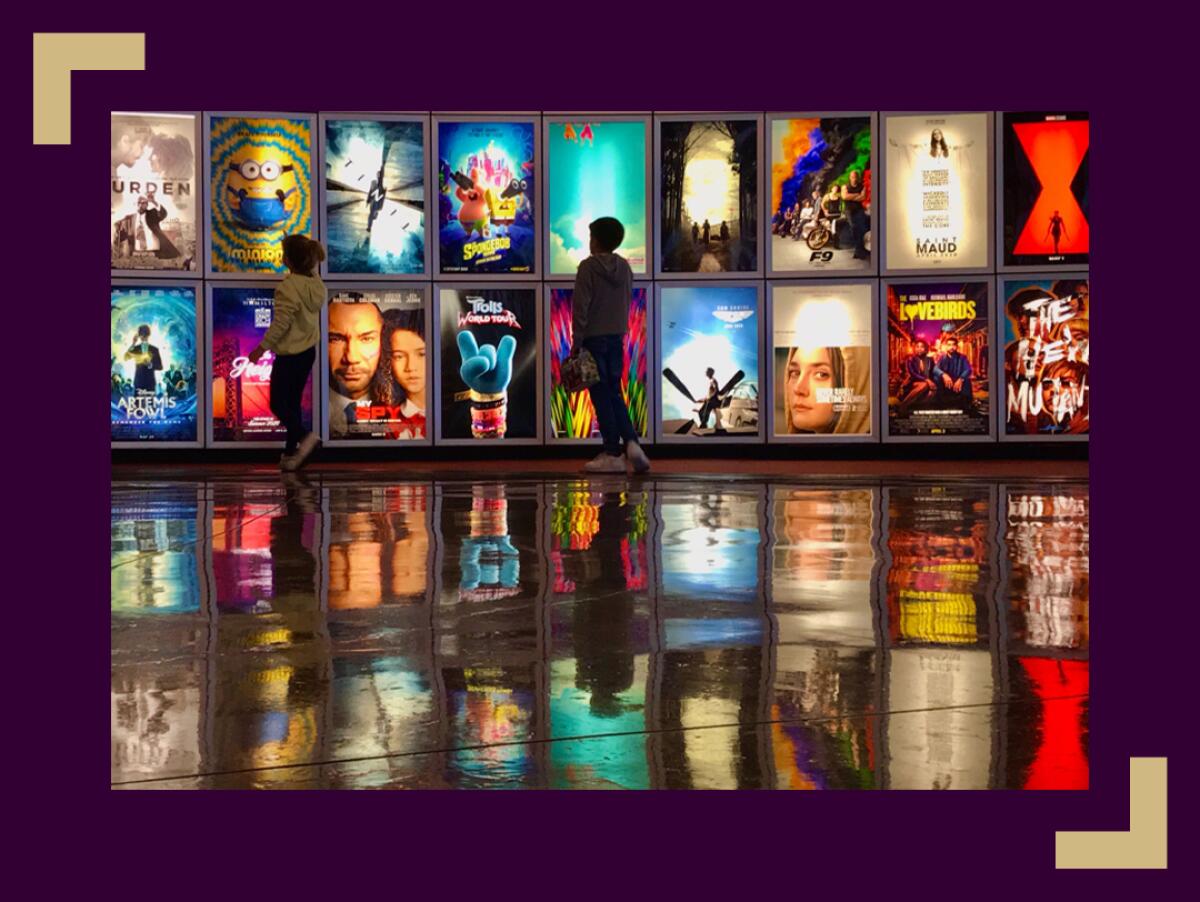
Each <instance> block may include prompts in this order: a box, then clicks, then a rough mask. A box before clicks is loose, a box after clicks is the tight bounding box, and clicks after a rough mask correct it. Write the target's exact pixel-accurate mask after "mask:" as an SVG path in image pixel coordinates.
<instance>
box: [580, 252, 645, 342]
mask: <svg viewBox="0 0 1200 902" xmlns="http://www.w3.org/2000/svg"><path fill="white" fill-rule="evenodd" d="M632 293H633V270H631V269H630V268H629V264H628V263H627V262H626V260H625V258H624V257H622V256H620V255H619V254H593V255H592V256H590V257H588V258H587V259H586V260H584V261H583V262H582V263H580V264H579V271H578V272H577V273H576V274H575V293H574V295H573V297H572V313H573V323H572V330H573V334H574V339H575V341H577V342H579V341H583V339H585V338H591V337H592V336H595V335H624V334H625V332H626V331H627V330H628V329H629V300H630V296H631V295H632Z"/></svg>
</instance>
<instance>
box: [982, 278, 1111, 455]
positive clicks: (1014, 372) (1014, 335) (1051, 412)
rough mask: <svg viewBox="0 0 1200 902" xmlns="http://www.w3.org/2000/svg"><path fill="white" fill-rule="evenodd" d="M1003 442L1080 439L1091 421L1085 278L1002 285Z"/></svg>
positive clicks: (1016, 281)
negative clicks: (1047, 437)
mask: <svg viewBox="0 0 1200 902" xmlns="http://www.w3.org/2000/svg"><path fill="white" fill-rule="evenodd" d="M1003 283H1004V297H1005V308H1004V312H1005V320H1004V395H1005V406H1004V421H1005V423H1004V430H1003V432H1002V434H1001V438H1006V437H1008V438H1016V437H1023V438H1034V437H1039V436H1041V437H1045V436H1058V437H1063V436H1074V437H1080V438H1082V437H1086V436H1087V434H1088V431H1089V426H1090V420H1091V387H1090V385H1089V382H1088V367H1089V363H1090V353H1089V352H1090V341H1089V328H1088V326H1089V316H1090V309H1091V301H1090V297H1089V294H1090V285H1089V281H1088V278H1087V276H1086V275H1083V274H1080V275H1065V274H1064V275H1063V276H1061V277H1059V278H1057V279H1053V278H1047V279H1031V278H1020V277H1014V278H1010V279H1004V280H1003Z"/></svg>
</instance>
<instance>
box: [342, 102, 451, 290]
mask: <svg viewBox="0 0 1200 902" xmlns="http://www.w3.org/2000/svg"><path fill="white" fill-rule="evenodd" d="M321 123H322V124H321V161H322V167H323V170H324V179H325V183H324V184H325V192H324V195H323V202H322V205H321V234H322V235H323V236H324V238H325V245H326V250H327V252H328V258H327V259H326V261H325V263H324V265H323V267H322V271H323V272H324V273H325V274H326V275H331V276H361V277H364V278H371V277H377V276H389V277H418V278H419V277H422V276H424V275H426V274H427V273H428V272H429V261H428V247H427V242H428V238H427V234H426V233H427V211H428V209H429V190H428V177H427V172H428V168H429V167H428V162H427V160H428V157H427V146H426V145H427V141H426V132H427V130H428V119H427V118H426V117H424V116H421V117H400V116H377V117H371V118H364V117H361V116H357V117H352V116H322V118H321Z"/></svg>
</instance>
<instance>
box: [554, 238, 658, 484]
mask: <svg viewBox="0 0 1200 902" xmlns="http://www.w3.org/2000/svg"><path fill="white" fill-rule="evenodd" d="M588 230H589V231H590V232H591V244H590V246H589V249H590V250H591V256H590V257H588V258H587V259H586V260H584V261H583V262H582V263H580V264H579V271H578V272H577V273H576V274H575V291H574V293H573V295H572V335H573V343H574V346H575V347H576V348H579V347H583V348H586V349H587V350H588V351H589V352H590V353H591V355H592V356H593V357H594V358H595V359H596V369H597V370H598V372H599V375H600V380H599V381H598V382H596V384H595V385H593V386H591V388H590V389H589V391H590V393H591V396H592V405H593V406H594V407H595V408H596V420H597V422H598V423H599V426H600V436H601V437H602V438H603V440H604V450H603V451H601V452H600V454H598V455H597V456H596V459H595V460H591V461H589V462H588V463H587V464H585V465H584V467H583V469H584V470H585V471H587V472H589V473H624V472H625V463H626V460H628V462H629V463H630V464H632V466H633V469H634V471H635V472H637V473H645V472H646V471H647V470H649V469H650V459H649V458H648V457H646V452H645V451H643V450H642V446H641V445H639V444H638V436H637V432H635V431H634V428H633V422H632V420H630V418H629V409H628V408H627V407H626V406H625V398H624V397H623V396H622V394H621V375H622V372H623V371H624V369H625V335H626V333H627V332H628V331H629V302H630V299H631V295H632V294H633V270H631V269H630V268H629V263H628V262H627V261H626V260H625V258H624V257H622V256H620V255H619V254H614V253H613V251H615V250H616V249H617V248H618V247H620V245H621V242H622V241H624V240H625V227H624V226H623V225H621V223H620V221H619V220H617V219H614V218H613V217H611V216H603V217H601V218H600V219H597V220H596V221H595V222H593V223H592V224H591V225H589V226H588ZM622 443H624V449H622Z"/></svg>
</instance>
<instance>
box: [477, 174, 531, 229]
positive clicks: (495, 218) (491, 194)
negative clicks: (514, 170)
mask: <svg viewBox="0 0 1200 902" xmlns="http://www.w3.org/2000/svg"><path fill="white" fill-rule="evenodd" d="M527 190H529V180H528V179H512V180H511V181H510V182H509V183H508V186H507V187H506V188H505V189H504V190H503V191H501V192H499V193H497V192H496V191H495V190H494V189H491V188H489V189H488V191H487V202H488V206H489V207H490V208H491V214H492V223H493V224H494V225H497V226H510V225H512V224H513V223H514V222H515V221H516V219H517V209H518V208H519V207H520V205H521V198H522V196H523V195H524V194H525V192H526V191H527Z"/></svg>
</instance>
